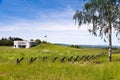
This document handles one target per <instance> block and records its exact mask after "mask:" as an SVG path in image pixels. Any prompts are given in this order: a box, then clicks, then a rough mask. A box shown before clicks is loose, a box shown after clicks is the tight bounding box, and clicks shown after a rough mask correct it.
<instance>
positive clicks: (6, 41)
mask: <svg viewBox="0 0 120 80" xmlns="http://www.w3.org/2000/svg"><path fill="white" fill-rule="evenodd" d="M16 40H20V41H22V40H23V39H21V38H19V37H9V38H4V37H2V38H1V39H0V46H13V41H16Z"/></svg>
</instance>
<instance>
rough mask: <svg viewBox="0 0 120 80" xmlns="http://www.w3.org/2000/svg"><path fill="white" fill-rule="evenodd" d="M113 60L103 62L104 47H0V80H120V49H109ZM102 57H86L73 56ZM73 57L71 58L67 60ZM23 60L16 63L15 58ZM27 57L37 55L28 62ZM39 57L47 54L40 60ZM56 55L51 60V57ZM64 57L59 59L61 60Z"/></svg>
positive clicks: (42, 45) (28, 58)
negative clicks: (70, 59) (87, 58)
mask: <svg viewBox="0 0 120 80" xmlns="http://www.w3.org/2000/svg"><path fill="white" fill-rule="evenodd" d="M113 52H114V53H117V54H113V61H112V62H107V49H97V48H96V49H94V48H80V49H75V48H71V47H65V46H60V45H53V44H40V45H39V46H37V47H33V48H30V49H13V48H12V47H5V46H0V80H120V54H119V53H120V49H117V50H113ZM102 53H104V55H103V56H100V57H97V58H91V59H89V60H85V59H84V58H83V59H81V60H80V59H78V61H76V62H73V61H74V59H75V58H76V56H79V57H80V58H81V57H82V56H91V55H95V56H96V55H98V54H102ZM71 56H73V59H72V61H70V62H68V59H69V58H70V57H71ZM22 57H24V59H23V60H22V61H21V62H20V63H19V64H17V63H16V61H17V58H18V59H20V58H22ZM31 57H33V58H35V57H36V58H37V59H36V60H35V61H34V62H33V63H31V64H30V62H29V61H30V59H31ZM43 57H47V59H45V60H44V61H43ZM55 57H58V59H56V61H55V62H53V59H54V58H55ZM63 57H65V60H64V61H63V62H61V59H62V58H63Z"/></svg>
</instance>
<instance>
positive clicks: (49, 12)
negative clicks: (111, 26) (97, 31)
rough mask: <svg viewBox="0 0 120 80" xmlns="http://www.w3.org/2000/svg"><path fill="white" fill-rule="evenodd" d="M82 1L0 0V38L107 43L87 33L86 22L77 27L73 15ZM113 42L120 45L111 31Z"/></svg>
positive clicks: (82, 3) (91, 43)
mask: <svg viewBox="0 0 120 80" xmlns="http://www.w3.org/2000/svg"><path fill="white" fill-rule="evenodd" d="M84 3H85V2H84V0H0V38H2V37H9V36H11V37H20V38H23V39H24V40H30V39H34V40H35V39H41V40H47V41H48V42H51V43H64V44H82V45H83V44H84V45H108V42H106V43H105V42H104V40H103V39H101V38H100V37H95V36H93V35H92V34H90V33H89V32H88V28H89V27H88V26H87V25H82V26H81V27H79V28H78V26H77V25H75V21H74V20H73V15H74V14H75V12H76V10H79V9H82V7H83V5H84ZM45 36H47V39H46V37H45ZM113 45H118V46H119V45H120V43H119V42H118V40H117V39H116V38H115V36H114V35H113Z"/></svg>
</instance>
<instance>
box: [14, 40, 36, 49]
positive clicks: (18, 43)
mask: <svg viewBox="0 0 120 80" xmlns="http://www.w3.org/2000/svg"><path fill="white" fill-rule="evenodd" d="M35 45H36V42H35V41H14V48H30V47H32V46H35Z"/></svg>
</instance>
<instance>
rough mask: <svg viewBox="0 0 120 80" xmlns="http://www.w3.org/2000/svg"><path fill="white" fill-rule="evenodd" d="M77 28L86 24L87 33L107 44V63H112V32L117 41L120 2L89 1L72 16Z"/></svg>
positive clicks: (105, 0)
mask: <svg viewBox="0 0 120 80" xmlns="http://www.w3.org/2000/svg"><path fill="white" fill-rule="evenodd" d="M73 19H74V20H75V23H77V24H78V26H82V24H87V25H88V26H90V27H91V25H92V28H90V29H89V30H88V31H89V32H90V33H92V34H93V35H95V36H99V37H101V38H102V39H104V41H105V42H106V41H108V42H109V49H108V61H110V62H111V61H112V31H114V32H115V34H116V37H117V38H118V39H119V35H120V0H89V1H88V2H86V3H85V4H84V6H83V8H82V10H77V11H76V12H75V14H74V16H73Z"/></svg>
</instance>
